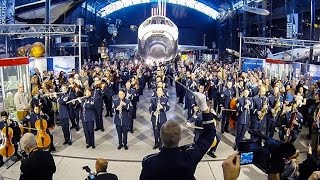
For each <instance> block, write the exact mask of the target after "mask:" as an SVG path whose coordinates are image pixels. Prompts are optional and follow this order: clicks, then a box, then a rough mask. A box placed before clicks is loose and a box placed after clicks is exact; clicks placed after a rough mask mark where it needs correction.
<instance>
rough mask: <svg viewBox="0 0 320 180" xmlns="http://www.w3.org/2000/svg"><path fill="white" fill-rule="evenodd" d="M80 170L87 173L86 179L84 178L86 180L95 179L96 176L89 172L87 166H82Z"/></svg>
mask: <svg viewBox="0 0 320 180" xmlns="http://www.w3.org/2000/svg"><path fill="white" fill-rule="evenodd" d="M82 169H84V170H85V171H86V172H87V173H88V177H87V178H86V180H93V179H95V178H96V176H95V175H94V174H93V173H92V172H91V169H90V168H89V166H84V167H82Z"/></svg>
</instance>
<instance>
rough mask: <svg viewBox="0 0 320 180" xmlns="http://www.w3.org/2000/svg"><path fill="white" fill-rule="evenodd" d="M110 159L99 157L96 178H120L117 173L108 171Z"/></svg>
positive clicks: (98, 179) (96, 179)
mask: <svg viewBox="0 0 320 180" xmlns="http://www.w3.org/2000/svg"><path fill="white" fill-rule="evenodd" d="M108 163H109V162H108V160H106V159H102V158H100V159H97V161H96V172H97V175H96V178H95V180H118V177H117V176H116V175H115V174H111V173H107V168H108Z"/></svg>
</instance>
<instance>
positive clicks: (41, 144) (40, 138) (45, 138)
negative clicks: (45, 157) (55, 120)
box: [35, 118, 51, 148]
mask: <svg viewBox="0 0 320 180" xmlns="http://www.w3.org/2000/svg"><path fill="white" fill-rule="evenodd" d="M47 127H48V123H47V121H46V120H44V119H42V118H40V119H38V120H37V121H36V122H35V128H36V129H37V136H36V141H37V146H38V148H46V147H48V146H49V145H50V143H51V139H50V136H49V134H47V132H46V130H47Z"/></svg>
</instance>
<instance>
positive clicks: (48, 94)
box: [43, 92, 64, 96]
mask: <svg viewBox="0 0 320 180" xmlns="http://www.w3.org/2000/svg"><path fill="white" fill-rule="evenodd" d="M59 94H64V93H63V92H52V93H45V94H43V96H54V95H59Z"/></svg>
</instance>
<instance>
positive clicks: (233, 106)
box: [229, 74, 239, 129]
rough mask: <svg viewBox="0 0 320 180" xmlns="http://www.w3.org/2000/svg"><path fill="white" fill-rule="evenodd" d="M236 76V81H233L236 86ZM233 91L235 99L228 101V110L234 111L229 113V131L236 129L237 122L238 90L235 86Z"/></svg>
mask: <svg viewBox="0 0 320 180" xmlns="http://www.w3.org/2000/svg"><path fill="white" fill-rule="evenodd" d="M236 75H237V78H236V81H235V85H237V83H238V74H236ZM235 90H236V97H234V98H232V99H231V101H230V104H229V106H230V109H232V110H234V112H231V114H230V116H229V127H230V128H231V129H235V127H236V122H237V116H238V114H237V112H236V109H237V100H238V99H239V88H238V87H237V86H235Z"/></svg>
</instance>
